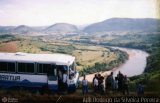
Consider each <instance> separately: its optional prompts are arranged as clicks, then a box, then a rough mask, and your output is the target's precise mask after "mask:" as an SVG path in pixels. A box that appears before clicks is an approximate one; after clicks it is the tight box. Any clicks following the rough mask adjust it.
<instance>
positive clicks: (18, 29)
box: [12, 25, 36, 33]
mask: <svg viewBox="0 0 160 103" xmlns="http://www.w3.org/2000/svg"><path fill="white" fill-rule="evenodd" d="M12 32H14V33H30V32H36V31H35V30H34V29H33V28H31V27H29V26H26V25H20V26H17V27H16V28H14V29H13V30H12Z"/></svg>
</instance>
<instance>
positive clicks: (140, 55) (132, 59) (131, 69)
mask: <svg viewBox="0 0 160 103" xmlns="http://www.w3.org/2000/svg"><path fill="white" fill-rule="evenodd" d="M113 48H117V49H120V50H122V51H126V52H127V53H128V54H129V59H128V60H127V61H126V62H125V63H124V64H122V65H121V66H120V67H118V68H116V70H115V71H114V76H116V75H117V73H118V72H119V71H121V73H123V74H124V75H127V76H128V77H131V76H135V75H140V74H142V73H143V72H144V69H145V67H146V63H147V57H148V56H149V54H148V53H146V52H144V51H142V50H137V49H127V48H120V47H113Z"/></svg>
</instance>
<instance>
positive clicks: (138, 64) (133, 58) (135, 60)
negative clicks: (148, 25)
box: [80, 47, 149, 82]
mask: <svg viewBox="0 0 160 103" xmlns="http://www.w3.org/2000/svg"><path fill="white" fill-rule="evenodd" d="M112 48H115V49H119V50H121V51H125V52H127V53H128V54H129V58H128V60H127V61H126V62H125V63H123V64H122V65H121V66H119V67H117V68H113V69H112V70H110V71H104V72H102V73H101V74H102V75H103V76H106V75H109V74H110V72H111V71H113V73H114V76H117V73H118V72H119V71H121V73H123V74H124V75H127V77H132V76H136V75H140V74H142V73H143V72H144V69H145V67H146V63H147V57H148V56H149V54H148V53H146V52H144V51H142V50H138V49H128V48H121V47H112ZM94 75H95V73H93V74H88V75H86V79H87V80H88V81H89V82H92V79H93V77H94ZM82 79H83V78H82V77H80V80H82Z"/></svg>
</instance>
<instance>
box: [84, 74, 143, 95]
mask: <svg viewBox="0 0 160 103" xmlns="http://www.w3.org/2000/svg"><path fill="white" fill-rule="evenodd" d="M92 85H93V86H92V87H93V88H94V89H93V93H94V94H97V93H100V94H104V93H107V94H109V93H110V92H112V93H115V92H120V93H122V94H123V95H125V94H127V95H129V78H128V77H127V75H123V74H122V73H121V72H120V71H119V73H118V74H117V76H116V77H114V76H113V72H111V73H110V75H108V76H107V77H106V78H104V77H103V76H102V75H101V74H95V76H94V78H93V80H92ZM82 93H83V94H87V93H88V81H87V80H86V76H84V79H83V80H82ZM137 93H138V94H143V93H144V89H143V86H142V84H139V85H138V87H137Z"/></svg>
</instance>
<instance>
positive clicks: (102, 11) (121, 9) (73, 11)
mask: <svg viewBox="0 0 160 103" xmlns="http://www.w3.org/2000/svg"><path fill="white" fill-rule="evenodd" d="M113 17H121V18H124V17H127V18H156V0H0V25H21V24H25V25H29V26H42V25H52V24H54V23H59V22H65V23H71V24H75V25H84V24H90V23H94V22H98V21H103V20H105V19H109V18H113Z"/></svg>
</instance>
